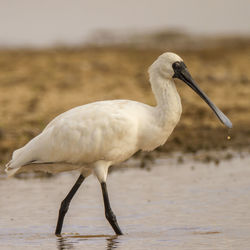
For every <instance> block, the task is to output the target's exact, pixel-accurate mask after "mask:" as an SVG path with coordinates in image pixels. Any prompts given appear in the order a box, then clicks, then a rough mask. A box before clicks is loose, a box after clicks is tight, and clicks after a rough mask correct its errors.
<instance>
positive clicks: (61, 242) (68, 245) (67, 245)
mask: <svg viewBox="0 0 250 250" xmlns="http://www.w3.org/2000/svg"><path fill="white" fill-rule="evenodd" d="M57 248H58V250H64V249H74V245H73V242H69V240H68V238H67V237H59V238H58V239H57Z"/></svg>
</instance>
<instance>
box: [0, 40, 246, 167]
mask: <svg viewBox="0 0 250 250" xmlns="http://www.w3.org/2000/svg"><path fill="white" fill-rule="evenodd" d="M162 52H164V50H159V49H153V48H151V49H146V48H144V49H140V48H128V47H87V48H77V49H63V48H61V49H47V50H33V51H32V50H5V51H4V50H2V51H0V105H1V108H0V161H1V163H3V162H6V161H7V160H8V158H9V157H10V154H11V152H12V151H13V150H14V149H16V148H18V147H21V146H22V145H23V144H24V143H26V142H27V141H28V140H30V139H31V138H33V137H34V136H35V135H37V134H38V133H39V132H41V130H42V129H43V128H44V127H45V125H46V124H47V123H48V122H49V121H50V120H51V119H52V118H53V117H55V116H56V115H58V114H60V113H61V112H63V111H66V110H68V109H70V108H72V107H74V106H77V105H82V104H85V103H88V102H93V101H98V100H105V99H116V98H121V99H133V100H137V101H141V102H145V103H148V104H151V105H154V104H155V100H154V97H153V95H152V92H151V89H150V85H149V83H148V75H147V68H148V67H149V66H150V64H151V63H152V62H153V61H154V60H155V59H156V57H158V56H159V55H160V54H161V53H162ZM175 52H176V53H178V54H179V55H180V56H181V57H182V58H183V59H184V60H185V62H186V64H187V65H188V68H189V71H190V72H191V73H192V75H193V77H194V79H196V81H197V82H198V84H199V85H200V87H201V88H202V89H203V90H204V91H205V92H206V93H207V95H208V96H209V97H210V98H211V99H212V100H213V102H214V103H216V104H217V105H218V106H219V107H220V108H221V109H222V110H223V111H224V112H225V113H226V114H227V115H228V117H229V118H230V119H231V120H232V122H233V125H234V127H233V129H232V130H231V131H230V136H231V138H232V139H231V140H230V141H228V140H227V136H228V130H227V129H226V128H224V127H223V126H222V125H221V124H220V122H219V121H218V119H217V118H216V117H215V115H214V114H213V113H212V112H211V110H210V109H209V108H208V107H207V105H206V104H205V103H204V102H203V101H202V100H201V99H200V98H199V97H198V96H197V95H196V94H194V93H193V91H191V90H190V88H189V87H187V86H185V84H183V83H182V82H180V81H179V82H178V83H177V87H178V90H179V92H180V95H181V98H182V104H183V115H182V118H181V121H180V123H179V124H178V126H177V127H176V129H175V131H174V133H173V134H172V135H171V137H170V138H169V141H168V142H167V144H166V145H164V146H163V147H160V148H159V149H158V150H159V151H161V152H170V151H185V152H196V151H197V150H200V149H205V150H210V149H213V150H217V149H226V148H233V149H237V150H243V149H249V145H250V115H249V114H250V70H249V68H250V43H249V41H248V42H244V43H242V42H241V43H240V44H239V45H238V46H237V43H233V46H222V47H221V46H219V47H213V48H207V49H200V50H192V51H190V50H185V49H182V50H180V49H179V50H176V51H175Z"/></svg>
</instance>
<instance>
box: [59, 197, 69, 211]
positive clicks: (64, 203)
mask: <svg viewBox="0 0 250 250" xmlns="http://www.w3.org/2000/svg"><path fill="white" fill-rule="evenodd" d="M68 209H69V202H67V201H65V200H63V201H62V203H61V207H60V212H61V213H67V211H68Z"/></svg>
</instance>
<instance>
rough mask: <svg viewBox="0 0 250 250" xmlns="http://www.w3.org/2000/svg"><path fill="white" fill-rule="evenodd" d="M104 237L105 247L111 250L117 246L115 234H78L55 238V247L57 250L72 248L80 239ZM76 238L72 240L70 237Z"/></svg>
mask: <svg viewBox="0 0 250 250" xmlns="http://www.w3.org/2000/svg"><path fill="white" fill-rule="evenodd" d="M100 237H104V238H106V243H107V245H106V249H107V250H112V249H115V248H117V247H118V241H117V237H118V236H117V235H112V236H111V235H79V236H64V237H58V238H57V248H58V250H65V249H74V245H75V244H79V243H80V240H82V239H85V240H88V239H93V238H100ZM73 238H74V239H76V240H75V241H72V239H73Z"/></svg>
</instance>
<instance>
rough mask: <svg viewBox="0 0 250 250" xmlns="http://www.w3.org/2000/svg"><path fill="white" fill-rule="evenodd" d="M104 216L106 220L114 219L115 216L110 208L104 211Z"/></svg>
mask: <svg viewBox="0 0 250 250" xmlns="http://www.w3.org/2000/svg"><path fill="white" fill-rule="evenodd" d="M105 216H106V219H107V220H108V221H116V216H115V215H114V213H113V212H112V210H110V211H106V212H105Z"/></svg>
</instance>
